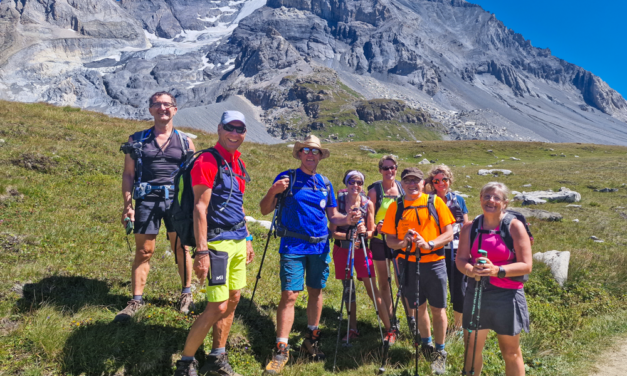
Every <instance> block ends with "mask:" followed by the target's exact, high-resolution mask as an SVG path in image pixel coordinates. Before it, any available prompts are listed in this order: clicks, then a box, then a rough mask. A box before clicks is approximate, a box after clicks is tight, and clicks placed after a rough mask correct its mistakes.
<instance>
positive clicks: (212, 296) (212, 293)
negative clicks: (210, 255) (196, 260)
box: [206, 239, 246, 303]
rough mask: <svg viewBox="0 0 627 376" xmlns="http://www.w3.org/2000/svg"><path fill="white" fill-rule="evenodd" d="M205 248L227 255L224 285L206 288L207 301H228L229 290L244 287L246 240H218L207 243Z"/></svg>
mask: <svg viewBox="0 0 627 376" xmlns="http://www.w3.org/2000/svg"><path fill="white" fill-rule="evenodd" d="M207 246H208V248H209V249H214V250H216V251H221V252H226V253H228V254H229V261H228V264H227V267H226V283H225V284H223V285H219V286H207V294H206V295H207V301H208V302H210V303H219V302H223V301H225V300H228V299H229V290H241V289H242V288H244V287H245V286H246V240H245V239H242V240H218V241H215V242H209V244H208V245H207Z"/></svg>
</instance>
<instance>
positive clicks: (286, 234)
mask: <svg viewBox="0 0 627 376" xmlns="http://www.w3.org/2000/svg"><path fill="white" fill-rule="evenodd" d="M276 235H277V236H278V237H279V238H296V239H300V240H304V241H306V242H309V243H311V244H316V243H322V242H324V241H326V240H327V239H328V238H329V235H325V236H309V235H304V234H299V233H297V232H294V231H290V230H288V229H286V228H283V227H279V228H277V230H276Z"/></svg>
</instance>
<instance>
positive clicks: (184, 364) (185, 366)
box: [174, 359, 198, 376]
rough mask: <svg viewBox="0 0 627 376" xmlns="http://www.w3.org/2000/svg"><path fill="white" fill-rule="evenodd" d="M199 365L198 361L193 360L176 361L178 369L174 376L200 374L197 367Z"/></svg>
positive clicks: (195, 375)
mask: <svg viewBox="0 0 627 376" xmlns="http://www.w3.org/2000/svg"><path fill="white" fill-rule="evenodd" d="M197 367H198V361H197V360H196V359H192V360H179V361H177V362H176V371H174V376H198V373H197V372H196V368H197Z"/></svg>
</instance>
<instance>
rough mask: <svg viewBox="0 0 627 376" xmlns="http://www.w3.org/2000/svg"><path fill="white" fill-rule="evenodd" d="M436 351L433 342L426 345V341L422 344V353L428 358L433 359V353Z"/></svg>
mask: <svg viewBox="0 0 627 376" xmlns="http://www.w3.org/2000/svg"><path fill="white" fill-rule="evenodd" d="M434 352H435V347H433V344H432V343H429V344H428V345H425V344H424V343H423V344H422V345H420V353H421V354H422V356H424V357H425V359H426V360H428V361H432V360H433V353H434Z"/></svg>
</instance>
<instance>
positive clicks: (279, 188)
mask: <svg viewBox="0 0 627 376" xmlns="http://www.w3.org/2000/svg"><path fill="white" fill-rule="evenodd" d="M289 185H290V179H289V178H288V179H281V180H277V181H276V182H275V183H274V184H272V186H271V187H270V189H268V192H267V193H266V195H265V196H264V197H263V198H262V199H261V202H260V203H259V209H260V211H261V214H262V215H266V214H269V213H272V211H273V210H274V208H275V207H276V200H277V195H278V194H281V193H283V192H284V191H285V190H286V189H287V188H288V187H289Z"/></svg>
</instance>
